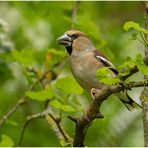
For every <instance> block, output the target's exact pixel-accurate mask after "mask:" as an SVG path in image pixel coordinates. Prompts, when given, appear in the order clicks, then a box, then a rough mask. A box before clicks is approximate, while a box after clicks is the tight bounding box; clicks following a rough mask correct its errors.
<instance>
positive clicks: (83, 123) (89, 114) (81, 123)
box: [71, 79, 148, 147]
mask: <svg viewBox="0 0 148 148" xmlns="http://www.w3.org/2000/svg"><path fill="white" fill-rule="evenodd" d="M143 86H148V79H146V80H144V81H141V82H129V83H127V84H126V89H127V88H128V89H131V88H133V87H143ZM124 89H125V85H123V84H122V85H114V86H108V87H107V88H104V89H102V90H101V91H100V93H99V94H97V95H96V96H95V99H94V100H93V101H92V102H91V104H90V105H89V107H88V109H87V111H86V112H85V113H84V115H83V116H82V117H80V118H77V119H76V118H74V117H72V118H71V120H72V121H74V122H75V123H76V127H75V137H74V142H73V146H76V147H81V146H84V139H85V135H86V132H87V128H88V127H89V126H90V124H91V123H92V121H93V120H94V119H96V118H102V117H103V116H102V114H101V113H100V106H101V104H102V103H103V101H104V100H106V99H107V97H109V96H110V95H111V94H114V93H118V92H120V91H122V90H124ZM73 119H74V120H73Z"/></svg>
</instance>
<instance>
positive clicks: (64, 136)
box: [18, 109, 71, 146]
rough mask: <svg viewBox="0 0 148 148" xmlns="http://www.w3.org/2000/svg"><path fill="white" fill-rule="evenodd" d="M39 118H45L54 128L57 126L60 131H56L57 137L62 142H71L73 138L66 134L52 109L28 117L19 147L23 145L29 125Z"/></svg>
mask: <svg viewBox="0 0 148 148" xmlns="http://www.w3.org/2000/svg"><path fill="white" fill-rule="evenodd" d="M39 118H45V119H46V120H47V121H48V123H49V124H50V125H51V126H52V128H54V125H56V126H57V128H58V130H56V133H57V136H58V138H59V139H60V140H61V139H62V140H63V139H64V141H65V142H69V141H70V140H71V138H70V137H69V136H68V135H67V134H66V132H65V131H64V130H63V128H62V126H61V125H60V119H59V118H55V117H54V116H53V115H52V114H51V110H50V109H46V110H44V111H43V112H41V113H37V114H35V115H32V116H28V117H27V121H26V122H25V124H24V126H23V128H22V131H21V135H20V139H19V142H18V146H21V143H22V140H23V137H24V133H25V130H26V128H27V126H28V124H29V123H30V122H31V121H32V120H35V119H39ZM49 118H51V119H52V122H53V123H52V122H51V120H49ZM51 123H52V124H51ZM54 131H55V130H54Z"/></svg>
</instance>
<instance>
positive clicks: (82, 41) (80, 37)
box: [56, 30, 93, 55]
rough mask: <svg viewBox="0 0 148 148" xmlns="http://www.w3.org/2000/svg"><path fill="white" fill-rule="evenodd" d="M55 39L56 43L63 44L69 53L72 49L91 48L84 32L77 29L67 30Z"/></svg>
mask: <svg viewBox="0 0 148 148" xmlns="http://www.w3.org/2000/svg"><path fill="white" fill-rule="evenodd" d="M56 41H57V43H58V44H61V45H64V46H65V47H66V50H67V52H68V53H69V54H70V55H71V54H72V52H73V50H76V51H83V50H89V49H92V47H93V45H92V43H91V41H90V40H89V38H88V37H87V36H86V34H85V33H83V32H81V31H78V30H69V31H67V32H65V33H64V34H63V35H62V36H60V37H59V38H58V39H57V40H56Z"/></svg>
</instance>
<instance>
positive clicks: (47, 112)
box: [18, 110, 49, 146]
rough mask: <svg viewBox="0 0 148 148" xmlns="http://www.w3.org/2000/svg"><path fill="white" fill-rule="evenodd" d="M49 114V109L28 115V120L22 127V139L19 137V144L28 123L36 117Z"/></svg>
mask: <svg viewBox="0 0 148 148" xmlns="http://www.w3.org/2000/svg"><path fill="white" fill-rule="evenodd" d="M47 114H49V110H45V111H43V112H41V113H37V114H35V115H31V116H28V117H27V121H26V122H25V124H24V126H23V128H22V131H21V136H20V139H19V142H18V146H21V143H22V140H23V136H24V133H25V130H26V128H27V126H28V124H29V123H30V122H31V121H32V120H34V119H39V118H44V117H45V116H46V115H47Z"/></svg>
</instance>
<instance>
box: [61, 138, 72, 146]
mask: <svg viewBox="0 0 148 148" xmlns="http://www.w3.org/2000/svg"><path fill="white" fill-rule="evenodd" d="M60 145H61V146H62V147H68V146H69V147H72V144H71V143H68V142H66V141H65V140H63V139H62V140H60Z"/></svg>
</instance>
